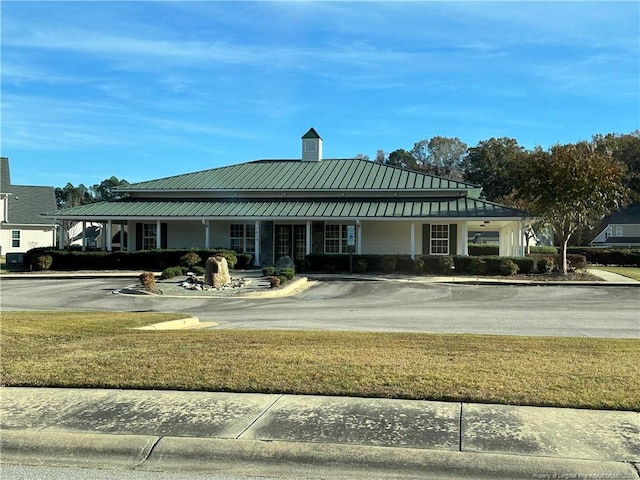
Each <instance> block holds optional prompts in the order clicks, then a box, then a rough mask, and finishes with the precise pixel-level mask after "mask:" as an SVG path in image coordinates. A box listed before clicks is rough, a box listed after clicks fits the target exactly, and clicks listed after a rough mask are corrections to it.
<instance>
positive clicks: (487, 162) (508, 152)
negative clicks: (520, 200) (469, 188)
mask: <svg viewBox="0 0 640 480" xmlns="http://www.w3.org/2000/svg"><path fill="white" fill-rule="evenodd" d="M525 155H526V151H525V149H524V148H523V147H521V146H520V145H518V142H517V141H516V140H515V139H512V138H491V139H490V140H484V141H482V142H480V143H478V146H476V147H472V148H469V150H468V152H467V155H466V157H465V158H464V165H465V167H464V179H465V180H466V181H468V182H471V183H475V184H478V185H482V187H483V190H482V192H483V195H484V197H485V198H486V199H487V200H490V201H495V200H496V199H497V198H499V197H504V196H505V195H508V194H509V193H511V191H512V190H513V187H514V184H515V171H516V167H517V164H518V163H519V162H520V161H521V160H522V158H523V157H524V156H525Z"/></svg>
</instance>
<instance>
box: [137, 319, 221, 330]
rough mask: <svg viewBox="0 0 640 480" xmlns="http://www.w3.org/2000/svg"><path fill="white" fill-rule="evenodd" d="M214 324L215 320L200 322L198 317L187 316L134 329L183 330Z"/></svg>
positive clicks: (212, 325)
mask: <svg viewBox="0 0 640 480" xmlns="http://www.w3.org/2000/svg"><path fill="white" fill-rule="evenodd" d="M216 325H217V323H216V322H204V323H200V319H199V318H198V317H187V318H181V319H178V320H169V321H168V322H160V323H154V324H153V325H146V326H144V327H138V328H135V329H134V330H185V329H194V328H203V327H214V326H216Z"/></svg>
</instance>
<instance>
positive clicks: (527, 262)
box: [511, 257, 536, 275]
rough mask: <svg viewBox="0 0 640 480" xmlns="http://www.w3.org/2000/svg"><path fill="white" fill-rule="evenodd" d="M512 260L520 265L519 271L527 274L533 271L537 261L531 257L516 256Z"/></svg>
mask: <svg viewBox="0 0 640 480" xmlns="http://www.w3.org/2000/svg"><path fill="white" fill-rule="evenodd" d="M511 261H512V262H513V263H515V264H516V265H517V266H518V271H519V272H520V273H524V274H525V275H527V274H529V273H533V270H534V269H535V267H536V261H535V260H534V259H533V258H530V257H514V258H511Z"/></svg>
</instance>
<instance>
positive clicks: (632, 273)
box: [589, 267, 640, 282]
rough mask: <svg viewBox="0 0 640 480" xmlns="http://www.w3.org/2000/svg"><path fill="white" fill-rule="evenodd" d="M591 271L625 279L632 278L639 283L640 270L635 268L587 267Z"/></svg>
mask: <svg viewBox="0 0 640 480" xmlns="http://www.w3.org/2000/svg"><path fill="white" fill-rule="evenodd" d="M589 268H590V269H592V270H604V271H606V272H612V273H617V274H618V275H623V276H625V277H629V278H633V279H634V280H638V281H639V282H640V268H637V267H589Z"/></svg>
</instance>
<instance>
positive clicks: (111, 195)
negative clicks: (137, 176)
mask: <svg viewBox="0 0 640 480" xmlns="http://www.w3.org/2000/svg"><path fill="white" fill-rule="evenodd" d="M127 185H129V182H127V181H126V180H124V179H122V180H118V179H117V178H116V177H111V178H107V179H106V180H103V181H102V182H100V183H98V184H96V185H93V186H92V187H91V188H90V191H91V194H92V202H106V201H109V200H118V199H120V198H122V195H121V194H120V193H117V192H114V191H113V189H114V188H116V187H126V186H127Z"/></svg>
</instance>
